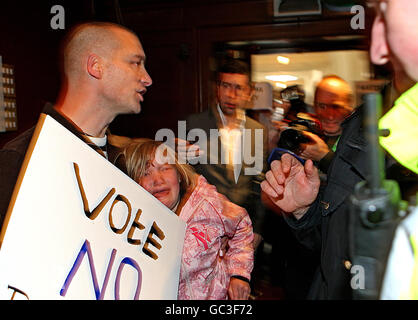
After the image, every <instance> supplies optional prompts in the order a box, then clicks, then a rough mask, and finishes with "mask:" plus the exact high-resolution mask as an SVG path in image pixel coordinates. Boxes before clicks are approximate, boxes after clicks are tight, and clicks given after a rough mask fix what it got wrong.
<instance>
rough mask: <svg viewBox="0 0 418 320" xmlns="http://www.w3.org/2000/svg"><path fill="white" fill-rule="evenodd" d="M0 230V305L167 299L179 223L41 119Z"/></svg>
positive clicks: (171, 294)
mask: <svg viewBox="0 0 418 320" xmlns="http://www.w3.org/2000/svg"><path fill="white" fill-rule="evenodd" d="M28 150H29V151H28V153H27V155H26V158H25V161H24V164H23V166H22V169H21V172H20V175H19V179H18V182H17V184H16V187H15V191H14V194H13V197H12V201H11V204H10V206H9V210H8V213H7V216H6V220H5V224H4V226H3V229H2V232H1V235H0V236H1V237H0V240H1V249H0V298H1V299H11V298H12V296H13V298H15V299H17V298H23V299H176V298H177V290H178V280H179V272H180V259H181V253H182V249H183V241H184V232H185V223H184V222H183V221H181V220H180V219H179V218H178V217H177V216H176V215H175V214H174V213H173V212H171V211H170V210H168V209H167V208H166V207H165V206H164V205H162V204H161V203H160V202H159V201H158V200H157V199H155V198H154V197H153V196H152V195H150V194H149V193H148V192H147V191H145V190H144V189H142V188H141V187H140V186H139V185H138V184H137V183H135V182H134V181H133V180H131V179H130V178H129V177H128V176H126V175H125V174H124V173H122V172H121V171H120V170H119V169H118V168H116V167H115V166H113V165H112V164H111V163H110V162H108V161H107V160H106V159H105V158H104V157H102V156H101V155H100V154H98V153H97V152H96V151H94V150H93V149H91V148H90V147H89V146H88V145H87V144H85V143H84V142H83V141H81V140H80V139H79V138H77V137H75V136H74V135H73V134H72V133H70V132H69V131H68V130H66V129H65V128H64V127H62V126H61V125H60V124H59V123H58V122H56V121H55V120H54V119H53V118H51V117H49V116H44V115H42V116H41V118H40V120H39V123H38V126H37V128H36V130H35V134H34V137H33V139H32V142H31V145H30V146H29V149H28Z"/></svg>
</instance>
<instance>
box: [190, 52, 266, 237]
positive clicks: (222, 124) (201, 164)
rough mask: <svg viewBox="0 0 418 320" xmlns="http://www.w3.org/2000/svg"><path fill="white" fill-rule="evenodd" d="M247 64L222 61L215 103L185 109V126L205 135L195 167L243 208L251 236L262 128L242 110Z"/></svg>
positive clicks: (247, 95) (258, 217) (257, 210)
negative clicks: (249, 220)
mask: <svg viewBox="0 0 418 320" xmlns="http://www.w3.org/2000/svg"><path fill="white" fill-rule="evenodd" d="M252 93H253V89H252V86H251V83H250V74H249V68H248V66H247V65H246V64H245V63H244V62H242V61H239V60H229V61H227V62H225V63H224V64H223V65H222V66H221V67H220V68H219V70H218V72H217V83H216V98H217V103H216V104H214V105H211V106H210V107H209V108H208V110H206V111H204V112H202V113H198V114H192V115H190V116H189V117H188V118H187V120H186V125H187V131H188V132H190V130H192V129H202V130H203V131H204V132H205V133H206V136H207V139H208V140H207V141H204V144H205V143H206V146H205V147H203V148H202V141H199V142H198V144H199V146H200V147H201V149H204V150H205V151H206V153H205V154H204V155H203V157H201V158H200V159H199V161H198V163H197V164H195V165H194V168H195V170H196V171H197V172H198V173H199V174H201V175H203V176H204V177H205V178H206V179H207V180H208V182H209V183H210V184H213V185H215V186H216V188H217V190H218V192H220V193H222V194H224V195H226V196H227V197H228V198H229V199H230V200H231V201H232V202H234V203H235V204H237V205H239V206H242V207H244V208H245V209H247V211H248V213H249V215H250V217H251V218H252V223H253V228H254V233H255V238H256V239H255V242H254V244H255V245H257V244H258V243H259V241H261V237H260V233H261V227H262V219H263V215H264V208H263V206H262V205H261V202H260V186H259V182H260V180H261V178H262V176H263V172H264V170H265V163H266V154H267V147H266V146H267V132H266V131H265V130H264V126H262V125H261V124H260V123H258V122H257V121H255V120H253V119H251V118H249V117H247V116H246V115H245V108H246V107H248V104H249V103H250V101H251V98H252Z"/></svg>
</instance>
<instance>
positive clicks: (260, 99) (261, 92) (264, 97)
mask: <svg viewBox="0 0 418 320" xmlns="http://www.w3.org/2000/svg"><path fill="white" fill-rule="evenodd" d="M272 105H273V87H272V86H271V84H270V83H268V82H256V83H255V85H254V94H253V107H252V109H254V110H265V109H271V108H272Z"/></svg>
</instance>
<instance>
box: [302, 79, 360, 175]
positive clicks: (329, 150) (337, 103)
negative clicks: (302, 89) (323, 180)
mask: <svg viewBox="0 0 418 320" xmlns="http://www.w3.org/2000/svg"><path fill="white" fill-rule="evenodd" d="M314 110H315V114H316V116H317V117H318V120H319V122H320V123H321V127H322V133H323V139H321V138H320V137H319V136H317V135H315V134H313V133H311V132H304V134H305V135H306V136H308V137H309V138H310V139H311V142H309V143H303V144H301V148H300V149H301V151H300V153H299V154H300V155H301V156H302V158H305V159H311V160H314V161H317V162H318V167H319V169H320V170H321V171H322V172H324V173H326V172H327V171H328V167H329V165H330V163H331V161H332V159H333V158H334V151H335V149H336V146H337V143H338V140H339V137H340V135H341V133H342V131H343V129H342V126H341V124H342V123H343V122H344V120H345V119H346V118H347V117H348V116H349V115H350V114H351V112H352V111H353V93H352V90H351V88H350V85H349V84H348V83H347V82H346V81H345V80H344V79H342V78H340V77H338V76H336V75H328V76H325V77H324V78H323V79H322V80H321V81H320V82H319V83H318V85H317V87H316V90H315V97H314Z"/></svg>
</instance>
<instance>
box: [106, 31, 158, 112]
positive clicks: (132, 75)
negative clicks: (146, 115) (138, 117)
mask: <svg viewBox="0 0 418 320" xmlns="http://www.w3.org/2000/svg"><path fill="white" fill-rule="evenodd" d="M117 32H118V34H119V38H120V47H118V48H117V49H116V50H115V51H114V52H113V54H110V55H109V59H108V61H107V63H106V71H107V72H106V73H105V77H104V80H105V81H104V86H105V87H104V92H103V94H104V96H105V99H106V100H107V102H109V106H110V107H111V108H112V111H113V112H114V113H115V114H121V113H139V112H140V111H141V102H142V101H143V100H144V94H145V92H146V91H147V90H146V87H148V86H150V85H151V84H152V79H151V77H150V76H149V75H148V73H147V71H146V70H145V53H144V50H143V49H142V46H141V43H140V42H139V40H138V38H137V37H136V36H134V35H133V34H131V33H129V32H127V31H125V30H118V31H117Z"/></svg>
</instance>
